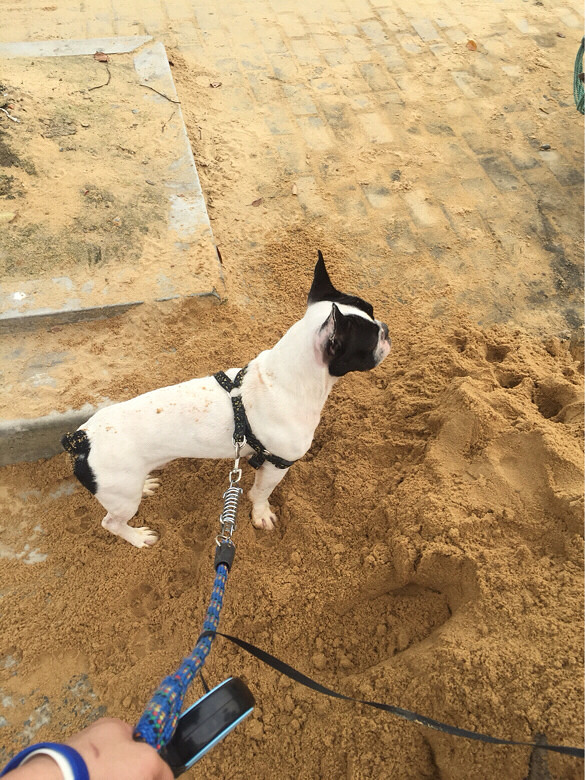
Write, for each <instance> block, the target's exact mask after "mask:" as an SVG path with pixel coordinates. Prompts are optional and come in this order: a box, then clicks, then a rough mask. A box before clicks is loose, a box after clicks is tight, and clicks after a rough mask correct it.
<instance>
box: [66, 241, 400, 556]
mask: <svg viewBox="0 0 585 780" xmlns="http://www.w3.org/2000/svg"><path fill="white" fill-rule="evenodd" d="M389 352H390V339H389V338H388V328H387V326H386V325H385V324H384V323H382V322H379V321H378V320H376V319H374V310H373V308H372V306H371V305H370V304H369V303H367V302H366V301H364V300H362V299H361V298H358V297H357V296H354V295H345V294H344V293H340V292H339V291H338V290H336V289H335V287H334V286H333V285H332V284H331V280H330V279H329V275H328V273H327V269H326V268H325V263H324V261H323V256H322V254H321V252H319V260H318V262H317V265H316V266H315V274H314V278H313V284H312V286H311V290H310V292H309V297H308V306H307V311H306V313H305V316H304V317H303V318H302V319H301V320H299V321H298V322H296V323H295V324H294V325H293V326H292V327H291V328H290V329H289V330H288V331H287V332H286V333H285V335H284V336H283V337H282V338H281V339H280V341H279V342H278V343H277V344H276V345H275V346H274V347H272V349H268V350H265V351H264V352H261V353H260V354H259V355H258V357H257V358H255V359H254V360H252V361H251V362H250V363H249V365H248V366H247V369H246V370H245V372H243V371H240V370H239V369H237V368H232V369H229V370H228V371H227V372H226V373H225V374H222V375H221V376H220V375H215V376H207V377H204V378H203V379H191V380H189V381H188V382H182V383H181V384H178V385H171V386H170V387H163V388H161V389H159V390H153V391H152V392H150V393H145V394H144V395H139V396H138V397H137V398H132V399H131V400H129V401H124V402H122V403H119V404H115V405H113V406H108V407H106V408H104V409H100V411H98V412H96V414H94V416H93V417H91V418H90V419H89V420H88V421H87V422H86V423H85V424H84V425H82V426H81V427H80V428H79V429H78V430H77V431H76V432H75V433H72V434H65V436H64V437H63V439H62V444H63V447H64V448H65V449H66V450H67V451H69V452H70V453H71V454H72V456H73V458H74V462H75V465H74V472H75V475H76V476H77V478H78V479H79V481H80V482H81V483H82V484H83V485H84V486H85V487H86V488H87V489H88V490H90V491H91V492H92V493H94V494H95V496H96V498H97V500H98V501H99V502H100V504H102V506H103V507H104V508H105V509H106V510H107V515H106V516H105V517H104V519H103V520H102V526H103V527H104V528H107V529H108V531H111V532H112V533H113V534H116V535H117V536H121V537H122V538H123V539H126V541H128V542H130V544H133V545H134V546H135V547H148V546H151V545H153V544H154V543H155V542H156V541H157V539H158V535H157V534H156V533H155V532H154V531H152V530H151V529H150V528H146V527H143V528H132V527H130V526H128V521H129V520H130V519H131V518H132V517H134V515H135V514H136V511H137V510H138V506H139V504H140V501H141V499H142V497H143V496H144V495H151V494H152V492H153V491H154V490H155V489H156V488H157V487H158V485H159V481H158V480H157V479H153V478H151V477H150V476H149V475H150V472H151V471H153V470H155V469H160V468H162V466H164V465H165V464H167V463H169V462H170V461H172V460H174V459H175V458H230V457H232V456H233V454H234V446H233V441H232V436H233V434H234V415H235V412H234V408H233V406H232V397H234V396H235V397H236V398H238V397H239V400H237V401H236V405H239V407H241V408H243V410H244V414H245V417H246V424H247V426H248V427H247V433H248V436H247V440H248V442H252V446H251V444H250V443H246V445H245V446H244V447H243V448H242V452H241V454H242V456H243V457H249V458H250V459H251V462H252V464H253V465H255V466H256V467H257V468H258V470H257V472H256V479H255V481H254V485H253V487H252V489H251V490H250V493H249V497H250V499H251V501H252V523H253V524H254V526H255V527H256V528H265V529H267V530H272V529H273V528H274V523H275V521H276V517H275V515H274V513H273V512H272V510H271V508H270V506H269V504H268V498H269V496H270V494H271V493H272V491H273V490H274V488H275V487H276V485H278V483H279V482H280V480H281V479H282V478H283V477H284V475H285V474H286V472H287V470H288V466H290V465H291V463H292V462H293V461H295V460H298V459H299V458H301V457H302V456H303V455H304V454H305V453H306V452H307V450H308V449H309V447H310V446H311V442H312V441H313V434H314V433H315V429H316V427H317V425H318V424H319V419H320V416H321V410H322V409H323V405H324V403H325V401H326V399H327V396H328V395H329V392H330V391H331V388H332V387H333V385H334V384H335V382H336V381H337V379H338V378H339V377H341V376H343V375H344V374H347V373H348V372H350V371H369V370H370V369H371V368H374V367H375V366H377V365H378V364H379V363H381V362H382V360H384V358H385V357H386V356H387V355H388V353H389ZM220 379H223V382H221V383H220ZM234 380H235V385H234ZM226 390H227V391H228V392H226ZM230 391H231V392H230ZM255 459H256V462H254V460H255Z"/></svg>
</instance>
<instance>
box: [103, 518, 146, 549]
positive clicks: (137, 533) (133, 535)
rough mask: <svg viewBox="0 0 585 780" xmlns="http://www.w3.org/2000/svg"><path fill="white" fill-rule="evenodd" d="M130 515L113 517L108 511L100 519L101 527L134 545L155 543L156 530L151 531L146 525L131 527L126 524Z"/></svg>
mask: <svg viewBox="0 0 585 780" xmlns="http://www.w3.org/2000/svg"><path fill="white" fill-rule="evenodd" d="M134 514H135V512H133V513H132V515H130V517H132V516H133V515H134ZM130 517H128V518H123V517H120V516H119V515H118V516H116V517H114V515H112V514H111V512H108V514H107V515H106V516H105V517H104V519H103V520H102V527H103V528H105V529H106V530H107V531H110V532H111V533H113V534H115V535H116V536H120V537H121V538H122V539H125V540H126V541H127V542H130V544H133V545H134V547H152V545H153V544H156V542H157V541H158V534H157V532H156V531H153V530H152V529H150V528H148V527H147V526H142V528H132V527H131V526H129V525H128V520H130Z"/></svg>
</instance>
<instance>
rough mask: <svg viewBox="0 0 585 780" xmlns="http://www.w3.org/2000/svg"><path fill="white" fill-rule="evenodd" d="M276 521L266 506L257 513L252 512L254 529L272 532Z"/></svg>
mask: <svg viewBox="0 0 585 780" xmlns="http://www.w3.org/2000/svg"><path fill="white" fill-rule="evenodd" d="M276 521H277V517H276V515H275V514H274V512H273V511H272V510H271V509H270V507H269V506H268V504H266V507H265V508H264V509H262V510H260V511H258V512H255V511H254V510H252V525H253V526H254V528H260V530H262V531H274V526H275V525H276Z"/></svg>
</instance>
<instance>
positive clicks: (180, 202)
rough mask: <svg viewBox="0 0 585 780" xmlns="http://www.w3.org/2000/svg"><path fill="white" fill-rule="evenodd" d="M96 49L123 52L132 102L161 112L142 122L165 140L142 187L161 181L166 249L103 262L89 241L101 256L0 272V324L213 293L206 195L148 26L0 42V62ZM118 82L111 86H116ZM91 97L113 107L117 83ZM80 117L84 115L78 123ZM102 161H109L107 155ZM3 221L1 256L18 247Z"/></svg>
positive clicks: (216, 283) (59, 60)
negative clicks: (111, 34) (161, 163)
mask: <svg viewBox="0 0 585 780" xmlns="http://www.w3.org/2000/svg"><path fill="white" fill-rule="evenodd" d="M95 52H104V53H110V54H113V55H122V54H129V53H132V60H131V61H132V66H133V73H132V79H133V81H134V85H133V87H134V86H135V87H136V90H135V100H136V105H137V106H140V110H142V106H143V105H145V104H146V103H148V106H149V107H150V108H152V107H153V106H154V109H155V110H154V112H153V111H151V112H150V114H149V118H150V119H152V118H153V117H158V115H159V114H160V117H161V121H162V116H163V112H164V120H165V121H164V125H163V127H162V130H161V125H160V124H157V126H154V123H153V127H152V128H151V132H152V133H154V134H157V136H156V137H157V140H158V141H159V142H160V146H161V148H164V147H166V150H167V151H168V152H169V153H170V154H169V155H168V156H167V159H166V160H165V168H164V170H163V172H162V176H161V178H162V181H161V180H157V181H155V182H152V181H149V182H147V183H146V185H145V187H146V190H148V189H149V186H150V190H151V191H153V190H154V188H155V187H157V188H159V189H162V196H161V199H162V200H163V202H164V203H166V205H164V212H165V214H163V217H162V221H163V222H164V226H163V227H164V230H163V234H162V235H161V231H160V230H159V243H160V244H161V245H164V246H165V251H164V252H161V253H160V255H159V256H156V257H155V261H154V262H149V263H147V264H144V263H141V262H140V261H138V262H137V261H136V258H132V261H131V262H130V260H129V259H128V261H125V258H124V256H122V257H117V258H116V262H115V263H112V262H110V263H107V262H104V263H102V262H101V252H100V251H99V246H98V248H97V249H96V254H97V256H98V258H100V259H99V261H98V262H94V263H91V264H90V266H89V267H88V264H87V262H86V263H81V264H80V265H78V266H76V267H74V268H72V269H67V271H66V272H63V273H59V272H58V271H57V272H54V271H53V272H52V273H48V274H43V275H42V276H40V277H39V278H34V277H33V278H30V276H29V277H28V278H27V276H26V275H22V276H19V275H18V273H16V274H14V273H11V275H10V278H4V279H3V280H2V282H1V283H0V332H3V331H4V332H6V331H13V330H14V329H19V328H23V327H28V326H30V324H31V321H36V320H38V321H39V322H38V324H40V325H42V326H47V325H54V324H57V323H62V322H66V321H78V320H84V319H93V318H99V317H107V316H111V315H113V314H117V313H120V312H121V311H124V310H126V309H128V308H129V307H131V306H136V305H138V304H140V303H142V302H143V301H146V300H156V301H160V300H168V299H172V298H177V297H182V296H206V295H213V294H217V293H216V291H217V289H218V288H220V287H221V285H222V274H221V266H220V263H219V259H218V256H217V250H216V248H215V244H214V240H213V234H212V231H211V226H210V223H209V218H208V215H207V210H206V206H205V200H204V198H203V194H202V192H201V185H200V182H199V177H198V175H197V170H196V167H195V162H194V159H193V154H192V151H191V147H190V144H189V140H188V137H187V133H186V129H185V125H184V122H183V117H182V113H181V107H180V103H179V100H178V96H177V92H176V89H175V85H174V82H173V78H172V75H171V71H170V68H169V64H168V58H167V55H166V52H165V48H164V46H163V44H162V43H160V42H156V41H153V40H152V38H150V37H148V36H137V37H121V38H95V39H89V40H78V41H74V40H71V41H40V42H25V43H13V44H2V45H0V62H2V61H4V62H5V68H4V70H3V79H6V73H7V72H9V71H10V66H12V67H13V68H14V63H15V62H16V63H23V64H30V62H27V61H30V60H31V58H32V59H34V61H35V63H37V62H38V61H39V60H42V59H43V58H47V57H49V58H52V63H54V66H55V68H57V69H61V70H62V71H63V73H64V74H67V73H68V63H69V62H71V61H72V60H71V59H69V60H68V58H80V57H86V58H87V61H88V62H89V63H91V64H92V65H93V56H92V57H91V59H89V57H90V55H93V54H94V53H95ZM18 72H19V73H22V80H23V83H25V84H26V73H25V68H24V67H23V68H22V70H20V69H19V71H18ZM126 78H128V75H127V72H126ZM60 80H63V79H60ZM121 81H122V80H120V82H121ZM120 82H119V84H120ZM121 88H122V87H121V86H117V89H121ZM80 91H82V92H83V91H84V90H80ZM104 92H105V91H104ZM97 94H101V93H96V92H94V93H92V98H91V100H92V101H95V99H96V98H95V97H94V96H96V95H97ZM85 97H88V95H86V96H85ZM100 99H101V100H102V101H103V104H102V105H103V110H104V112H108V111H109V112H110V113H111V114H115V109H116V108H117V106H115V105H112V104H111V101H112V100H115V99H116V92H115V91H113V90H112V91H110V92H109V93H108V94H107V95H105V96H102V98H100ZM132 99H134V93H132ZM169 101H170V102H169ZM171 105H172V115H171V116H170V118H169V113H170V112H169V111H168V108H169V106H171ZM134 112H135V113H137V114H138V113H139V109H138V108H136V109H134ZM16 113H17V109H15V110H13V114H16ZM143 115H144V112H143V113H142V114H141V117H142V116H143ZM23 116H24V115H23ZM16 119H18V117H16ZM103 121H104V122H107V121H108V114H107V113H104V116H103ZM143 121H145V120H143ZM86 124H87V123H83V125H84V126H85V125H86ZM163 131H164V132H163ZM27 132H28V133H29V135H30V133H31V132H32V130H31V128H30V127H27ZM77 137H79V136H76V138H77ZM60 151H61V150H60ZM64 151H68V153H69V154H70V155H73V157H71V156H70V157H69V158H68V159H67V160H66V161H65V162H66V164H72V165H73V164H74V163H75V150H74V151H72V152H69V150H68V149H67V148H65V150H64ZM92 152H93V150H92ZM111 164H112V165H115V164H116V161H115V160H113V161H112V162H111ZM85 166H86V167H87V163H86V162H85ZM136 169H137V166H135V170H136ZM136 172H137V174H138V173H140V175H142V176H143V177H144V178H145V179H146V178H147V176H148V169H147V167H146V166H145V167H144V170H140V171H137V170H136ZM144 174H146V176H144ZM53 192H54V194H55V196H56V197H59V192H58V191H57V192H55V190H54V189H53ZM149 194H150V193H149ZM15 202H16V201H11V202H10V203H9V205H10V207H11V209H12V208H15V209H16V208H17V206H18V204H17V205H16V207H15V206H14V205H13V204H14V203H15ZM15 213H16V210H15ZM110 216H112V215H110ZM14 223H15V224H16V220H15V221H14ZM11 229H13V228H12V225H11V224H9V225H8V226H6V228H5V234H4V239H5V240H2V239H1V238H0V259H2V255H3V254H4V257H5V259H6V260H7V261H8V262H10V261H11V260H12V254H15V253H16V252H17V251H18V250H17V249H15V248H14V244H13V245H11V244H10V243H9V238H10V231H11ZM14 229H16V228H14ZM16 246H17V247H18V242H16ZM90 249H91V247H90ZM42 250H43V247H39V251H40V252H42ZM88 251H89V250H88ZM19 260H20V259H19V258H16V260H15V261H14V263H13V265H16V266H18V264H19Z"/></svg>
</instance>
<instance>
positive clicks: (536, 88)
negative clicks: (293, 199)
mask: <svg viewBox="0 0 585 780" xmlns="http://www.w3.org/2000/svg"><path fill="white" fill-rule="evenodd" d="M3 13H4V19H5V24H4V25H3V26H2V30H1V31H0V38H2V39H4V40H18V39H22V40H29V39H42V38H47V37H62V38H66V37H70V38H77V37H94V36H111V35H131V34H151V35H153V36H155V37H156V38H157V39H160V40H162V41H163V42H164V43H165V45H166V46H167V48H168V49H169V50H170V51H171V52H175V53H180V54H181V55H182V56H183V57H184V62H185V63H186V65H187V68H188V69H189V70H190V72H191V74H193V73H198V74H204V75H206V76H207V75H208V74H209V75H210V76H211V77H212V78H213V81H214V83H221V84H222V86H221V89H218V92H220V91H221V93H222V94H221V97H220V96H219V95H217V96H216V95H213V96H212V97H211V98H210V97H209V95H206V101H207V104H208V107H210V109H211V112H212V113H213V109H214V107H217V106H221V109H222V112H223V118H222V119H223V124H224V127H229V126H230V125H232V124H234V123H236V124H237V125H238V126H239V128H240V129H241V127H242V126H243V125H244V126H249V127H253V128H254V135H253V136H252V138H250V139H249V140H250V141H253V140H256V141H257V142H258V141H261V142H262V143H261V150H258V155H256V160H255V161H254V160H252V159H251V158H252V157H254V156H255V155H251V154H250V153H249V152H250V150H249V149H247V150H246V152H247V153H246V154H245V155H244V156H245V157H246V158H247V159H246V163H247V167H246V168H245V170H244V173H245V177H240V180H239V181H237V182H235V183H237V189H238V190H241V185H242V183H243V184H244V186H246V183H247V184H248V187H246V189H248V188H249V185H250V180H249V179H250V176H253V177H254V178H255V179H256V180H261V179H264V180H265V181H270V180H272V181H273V182H277V181H280V180H281V179H282V177H283V175H284V176H286V177H288V179H289V180H290V186H291V187H292V188H293V191H294V192H295V193H296V194H297V198H298V204H294V205H293V204H291V205H290V206H288V207H287V208H288V209H289V211H290V217H295V218H296V217H298V214H296V213H295V210H298V209H299V208H300V209H302V212H303V217H304V218H306V219H317V220H318V219H322V218H323V217H324V216H325V215H327V216H329V215H332V214H335V215H336V216H337V218H341V220H342V221H341V223H340V224H343V226H344V231H345V233H346V236H345V238H346V240H347V238H348V235H347V234H349V235H351V234H352V233H353V234H354V235H353V236H351V238H352V239H354V236H359V235H360V234H361V235H362V236H364V237H365V236H367V235H368V226H369V224H370V222H371V221H372V220H373V221H375V222H376V223H380V222H382V223H384V225H385V227H386V241H387V248H389V249H390V250H391V255H395V256H396V257H397V258H398V262H400V263H404V258H405V256H406V257H407V261H406V262H405V263H404V268H401V274H402V275H403V276H404V277H405V281H410V282H411V284H410V285H409V286H408V285H407V289H406V291H405V292H406V293H408V291H409V290H410V293H411V294H412V293H413V291H414V290H418V289H419V288H420V286H421V282H422V284H423V285H424V284H426V285H427V286H428V287H434V288H436V286H437V285H447V286H449V285H453V284H454V285H455V289H453V290H446V297H447V298H448V299H449V300H452V301H454V302H455V303H456V304H457V305H459V306H464V307H470V308H471V309H472V310H474V312H475V314H476V316H477V319H478V320H479V321H481V322H484V323H491V322H498V321H500V322H509V321H512V322H514V323H516V324H519V325H522V326H527V327H535V328H542V329H543V330H553V331H557V332H558V331H561V330H562V329H563V328H566V327H569V328H572V327H577V326H578V325H579V324H580V322H581V310H580V278H581V277H580V268H581V261H580V246H581V227H580V226H581V219H580V213H581V191H582V165H581V147H582V143H581V131H580V127H581V124H580V122H579V115H578V114H576V113H574V112H573V111H572V109H571V106H572V94H571V70H572V65H573V59H574V56H575V53H576V49H577V46H578V42H579V39H580V37H581V35H582V25H583V19H582V16H581V14H580V10H579V4H578V3H576V2H569V3H566V4H563V3H559V4H556V3H552V2H551V3H549V2H546V3H545V2H539V0H537V1H536V2H522V3H517V2H494V1H493V0H491V1H490V2H487V3H483V4H481V5H480V4H479V3H467V4H459V3H448V2H441V3H436V2H432V3H430V2H425V1H424V0H423V1H418V2H410V0H409V2H404V0H401V1H398V2H396V1H395V0H393V1H391V0H372V1H371V2H370V1H369V0H358V1H357V2H352V3H349V2H348V3H345V2H342V0H327V2H316V3H313V2H311V3H310V2H303V3H298V2H292V1H291V0H272V2H267V1H264V0H254V2H249V3H239V2H230V3H227V4H222V6H221V8H219V7H218V6H217V5H216V4H215V3H211V2H198V3H196V4H191V3H189V2H183V1H182V0H181V1H177V2H155V1H153V2H148V3H140V4H138V3H132V2H124V1H123V0H117V1H116V2H115V3H111V4H110V5H109V6H106V7H104V6H103V4H102V3H99V2H83V3H80V4H79V5H77V4H73V5H72V6H70V7H69V8H68V9H67V11H66V12H64V11H62V10H61V8H59V7H58V6H56V5H47V6H43V7H42V8H40V9H38V10H37V9H36V6H33V3H31V2H30V1H28V2H27V1H25V2H23V3H19V4H18V6H13V7H9V8H5V9H4V12H3ZM469 41H471V42H472V43H469V44H468V42H469ZM474 43H476V44H477V50H475V51H473V50H471V49H470V48H468V46H470V47H472V48H473V46H474ZM175 77H176V79H177V80H178V82H179V89H181V80H182V79H188V76H187V75H185V74H183V75H182V76H181V75H179V74H178V73H175ZM198 83H199V85H200V87H201V88H202V85H203V84H205V91H207V92H209V83H208V82H207V83H206V82H205V79H200V80H199V81H198ZM454 85H455V89H453V87H454ZM209 101H211V103H210V104H209ZM214 101H215V102H214ZM190 108H191V111H192V112H193V115H194V117H195V121H196V120H197V118H198V119H199V122H201V112H200V113H199V115H198V107H197V106H195V105H191V106H190ZM559 123H560V124H559ZM200 126H201V125H199V128H200ZM205 129H206V130H207V127H206V128H205ZM559 130H560V132H559ZM196 132H197V131H196V129H195V128H194V127H191V135H192V143H193V145H194V147H195V154H196V157H197V156H198V154H199V156H201V151H202V148H203V149H204V148H205V137H204V138H203V139H201V138H200V139H197V137H196ZM198 141H202V142H201V143H198ZM232 151H233V152H234V154H235V155H237V156H239V159H233V160H232V161H231V167H232V169H233V168H235V169H236V170H237V169H238V167H239V165H240V163H241V162H242V155H241V152H242V149H241V147H238V146H235V147H234V148H233V150H232ZM224 154H228V155H229V154H230V149H229V148H228V149H227V150H226V149H224ZM202 162H203V164H205V161H202ZM213 162H214V161H213V160H212V163H213ZM219 167H221V166H219ZM224 167H225V166H224ZM221 174H222V171H221V170H219V169H217V170H215V171H214V170H213V165H212V167H211V169H206V171H205V172H204V174H203V176H204V178H206V179H207V182H206V183H207V189H206V194H207V196H208V201H210V203H208V205H209V207H210V212H211V214H212V215H213V214H214V209H213V196H214V190H215V189H216V188H217V187H218V186H219V183H218V179H219V180H220V179H221ZM234 189H236V188H234ZM262 194H264V195H265V196H266V194H267V193H266V192H264V193H260V195H262ZM269 196H272V197H274V192H272V193H270V194H269ZM215 206H217V203H215ZM215 216H216V218H217V217H219V218H220V219H221V218H222V217H223V218H225V219H226V220H227V224H233V223H232V222H230V214H227V213H223V214H221V215H218V213H217V210H216V211H215ZM256 216H257V215H252V216H251V217H250V216H249V210H248V219H249V220H251V221H253V220H254V218H255V217H256ZM222 227H223V226H222V225H220V226H219V228H218V230H219V232H220V233H221V230H222ZM220 238H222V236H221V235H220ZM245 238H246V236H244V239H245ZM354 243H355V239H354ZM348 244H351V241H349V240H348ZM368 251H371V248H370V250H368V248H367V247H366V248H365V249H364V250H363V254H364V255H365V256H367V254H368ZM420 253H425V254H428V253H430V254H431V256H432V257H434V258H435V261H436V262H435V265H436V267H435V269H434V271H432V272H430V273H429V272H428V271H425V278H423V279H422V280H421V278H420V277H419V275H418V274H417V269H416V266H417V256H418V255H419V254H420ZM408 256H410V257H411V260H408ZM366 259H367V257H366ZM468 274H471V275H473V276H476V277H478V279H477V280H476V279H474V282H473V283H470V284H469V285H465V284H461V283H460V282H461V280H462V279H464V278H465V276H466V275H468ZM457 282H459V284H457ZM577 289H579V292H577ZM442 310H443V307H442V305H441V302H440V301H439V302H435V313H438V314H440V313H441V312H442Z"/></svg>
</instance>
